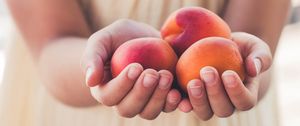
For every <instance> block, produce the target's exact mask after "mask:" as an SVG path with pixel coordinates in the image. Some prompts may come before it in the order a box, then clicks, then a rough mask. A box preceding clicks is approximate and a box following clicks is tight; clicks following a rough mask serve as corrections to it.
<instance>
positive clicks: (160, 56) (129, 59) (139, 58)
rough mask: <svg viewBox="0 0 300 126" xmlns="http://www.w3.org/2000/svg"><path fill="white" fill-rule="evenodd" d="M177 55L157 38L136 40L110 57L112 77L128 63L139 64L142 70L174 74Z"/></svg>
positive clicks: (164, 42)
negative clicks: (165, 71)
mask: <svg viewBox="0 0 300 126" xmlns="http://www.w3.org/2000/svg"><path fill="white" fill-rule="evenodd" d="M177 60H178V58H177V55H176V54H175V52H174V51H173V49H172V47H171V46H170V45H169V44H168V43H167V42H166V41H164V40H162V39H159V38H138V39H133V40H129V41H127V42H125V43H124V44H122V45H121V46H120V47H119V48H117V50H116V51H115V53H114V54H113V56H112V59H111V72H112V75H113V77H116V76H117V75H119V73H120V72H121V71H122V70H123V69H124V68H125V67H126V66H127V65H129V64H130V63H140V64H141V65H142V66H143V67H144V69H147V68H152V69H155V70H162V69H165V70H169V71H171V72H173V74H174V73H175V67H176V63H177Z"/></svg>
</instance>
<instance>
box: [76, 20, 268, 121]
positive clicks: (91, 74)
mask: <svg viewBox="0 0 300 126" xmlns="http://www.w3.org/2000/svg"><path fill="white" fill-rule="evenodd" d="M140 37H160V34H159V31H157V30H155V29H154V28H152V27H151V26H149V25H146V24H143V23H139V22H135V21H131V20H127V19H122V20H118V21H116V22H114V23H112V24H111V25H109V26H107V27H105V28H103V29H101V30H100V31H98V32H96V33H94V34H93V35H92V36H91V37H90V38H89V39H88V43H87V47H86V50H85V52H84V55H83V58H82V61H81V64H82V68H83V70H84V72H85V75H86V84H87V85H88V86H89V87H90V91H91V94H92V96H93V97H94V98H95V99H96V100H97V101H98V102H99V103H101V104H103V105H106V106H115V107H116V109H117V110H118V112H119V114H120V115H121V116H123V117H134V116H136V115H140V116H141V117H142V118H144V119H155V118H156V117H157V116H158V115H159V114H160V113H161V112H162V111H164V112H172V111H174V110H175V109H177V108H179V109H180V110H181V111H183V112H190V111H194V112H195V114H196V115H197V116H198V117H199V118H200V119H202V120H208V119H210V118H211V117H212V116H213V115H214V114H215V115H217V116H219V117H227V116H230V115H232V114H233V112H234V110H235V109H237V110H242V111H245V110H249V109H251V108H252V107H253V106H254V105H255V104H256V103H257V101H258V92H259V84H260V83H259V82H260V80H259V74H260V73H262V72H264V71H266V70H267V69H268V68H269V67H270V65H271V63H272V55H271V52H270V49H269V47H268V45H267V44H266V43H265V42H263V41H262V40H261V39H259V38H257V37H255V36H253V35H250V34H247V33H233V34H232V39H233V41H235V42H236V43H237V44H238V46H239V48H240V51H241V54H242V56H243V58H244V59H245V60H244V62H245V67H246V71H247V75H248V76H247V77H246V81H245V84H244V83H243V82H242V81H241V80H240V78H239V76H238V75H237V74H236V73H235V72H234V71H230V70H228V71H225V72H224V73H223V74H222V75H221V77H220V76H219V73H218V72H217V71H216V69H215V68H213V67H209V66H208V67H205V68H203V69H201V70H200V71H199V78H198V79H195V80H192V81H190V82H189V84H188V95H189V99H186V98H182V97H181V94H180V92H179V91H178V90H176V89H172V88H171V85H172V82H173V75H172V74H171V73H170V72H169V71H167V70H160V71H156V70H153V69H143V67H142V66H141V65H140V64H137V63H133V64H130V65H128V66H127V67H126V68H125V69H124V70H123V71H122V72H121V73H120V74H119V75H118V76H117V77H116V78H112V77H111V73H110V65H109V59H110V58H111V56H112V54H113V53H114V51H115V50H116V49H117V48H118V47H119V46H120V45H121V44H122V43H124V42H126V41H128V40H131V39H135V38H140Z"/></svg>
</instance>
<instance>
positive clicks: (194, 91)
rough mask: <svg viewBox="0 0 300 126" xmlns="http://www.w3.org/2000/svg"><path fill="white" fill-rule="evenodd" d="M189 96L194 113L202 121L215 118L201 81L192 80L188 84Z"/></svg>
mask: <svg viewBox="0 0 300 126" xmlns="http://www.w3.org/2000/svg"><path fill="white" fill-rule="evenodd" d="M188 94H189V99H190V101H191V104H192V106H193V111H194V113H195V114H196V115H197V116H198V117H199V118H200V119H202V120H208V119H210V118H211V117H212V116H213V112H212V110H211V108H210V104H209V101H208V98H207V95H206V91H205V85H204V84H203V82H202V81H201V80H199V79H195V80H191V81H190V82H189V83H188Z"/></svg>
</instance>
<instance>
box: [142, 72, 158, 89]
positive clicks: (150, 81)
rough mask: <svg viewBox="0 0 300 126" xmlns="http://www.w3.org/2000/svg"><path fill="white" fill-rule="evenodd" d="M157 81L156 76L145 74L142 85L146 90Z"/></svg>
mask: <svg viewBox="0 0 300 126" xmlns="http://www.w3.org/2000/svg"><path fill="white" fill-rule="evenodd" d="M157 79H158V77H157V76H156V75H153V74H145V76H144V80H143V84H144V86H145V87H146V88H148V87H152V86H153V85H154V83H155V82H156V80H157Z"/></svg>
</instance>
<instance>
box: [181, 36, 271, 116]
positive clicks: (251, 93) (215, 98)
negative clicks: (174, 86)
mask: <svg viewBox="0 0 300 126" xmlns="http://www.w3.org/2000/svg"><path fill="white" fill-rule="evenodd" d="M232 40H233V41H234V42H236V43H237V45H238V47H239V49H240V52H241V54H242V57H243V59H244V64H245V69H246V71H247V73H246V75H247V76H246V79H245V81H242V80H241V79H240V77H239V76H238V74H237V73H236V72H234V71H231V70H227V71H225V72H223V73H218V72H217V70H216V69H215V68H213V67H211V66H207V67H204V68H202V69H201V70H200V72H199V79H194V80H191V81H190V82H189V83H188V88H187V89H188V95H189V99H184V100H182V101H181V102H180V104H179V109H180V110H182V111H183V112H189V111H193V112H194V113H195V114H196V115H197V116H198V117H199V118H200V119H202V120H208V119H210V118H211V117H212V116H213V115H216V116H218V117H228V116H230V115H232V114H233V112H234V110H240V111H246V110H249V109H251V108H252V107H254V106H255V105H256V104H257V102H258V93H259V91H260V90H262V89H260V88H259V87H260V84H261V83H260V74H261V73H263V72H265V71H266V70H268V69H269V68H270V66H271V64H272V55H271V51H270V49H269V46H268V45H267V44H266V43H265V42H264V41H263V40H261V39H259V38H258V37H256V36H253V35H250V34H247V33H241V32H238V33H233V34H232Z"/></svg>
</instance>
